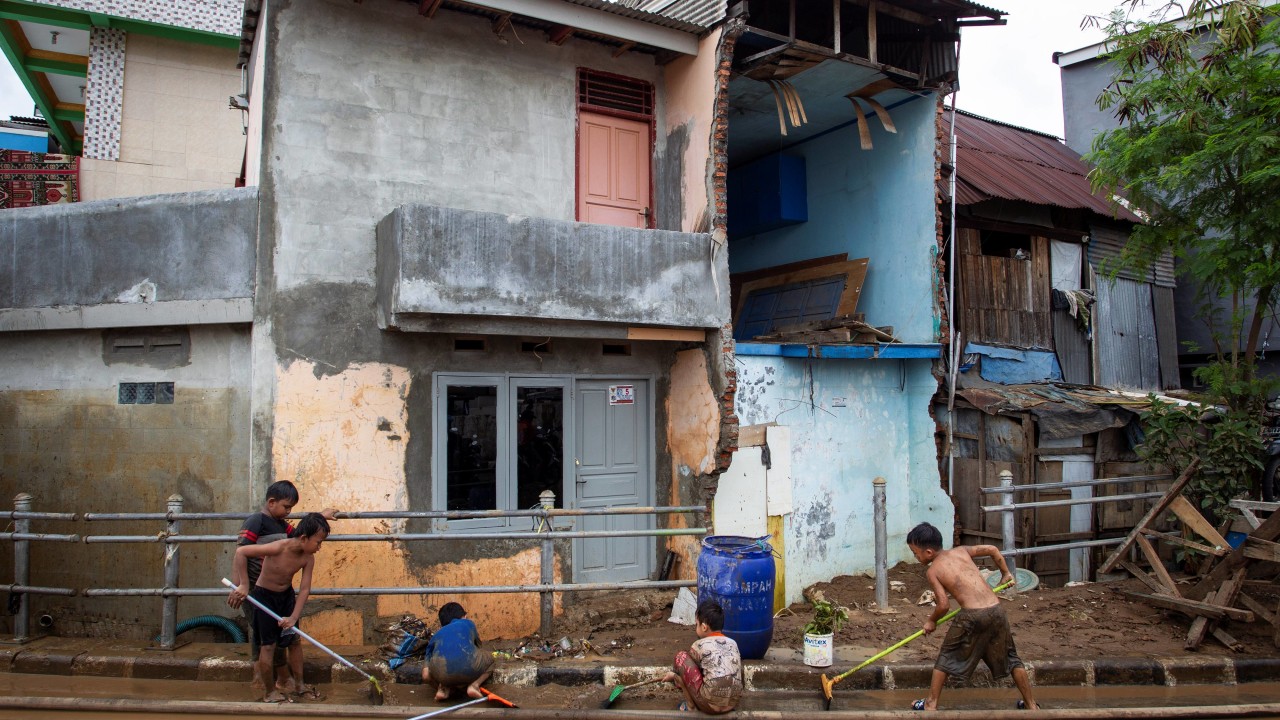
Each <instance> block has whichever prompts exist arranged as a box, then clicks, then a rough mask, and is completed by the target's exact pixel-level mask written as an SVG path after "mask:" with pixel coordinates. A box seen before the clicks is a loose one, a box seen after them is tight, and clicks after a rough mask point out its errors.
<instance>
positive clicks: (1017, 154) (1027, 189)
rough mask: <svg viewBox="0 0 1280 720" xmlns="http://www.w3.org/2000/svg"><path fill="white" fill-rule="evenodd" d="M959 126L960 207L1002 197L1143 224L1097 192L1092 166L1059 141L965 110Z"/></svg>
mask: <svg viewBox="0 0 1280 720" xmlns="http://www.w3.org/2000/svg"><path fill="white" fill-rule="evenodd" d="M949 120H950V114H949V113H948V117H947V120H946V121H949ZM944 122H945V121H944ZM955 122H956V128H955V131H956V172H957V176H956V203H957V204H960V205H972V204H975V203H979V202H982V201H984V200H991V199H994V198H1001V199H1004V200H1019V201H1022V202H1028V203H1032V204H1035V205H1052V206H1055V207H1061V208H1073V209H1074V208H1080V209H1084V210H1090V211H1092V212H1095V213H1098V214H1099V215H1103V216H1106V217H1113V216H1114V217H1117V218H1119V219H1121V220H1128V221H1130V222H1140V220H1139V219H1138V217H1137V216H1136V215H1134V214H1133V213H1131V212H1129V211H1128V210H1125V209H1124V208H1114V209H1113V208H1112V204H1111V201H1110V200H1108V199H1107V197H1106V196H1105V195H1103V194H1101V193H1099V194H1094V192H1093V189H1092V188H1091V187H1090V186H1089V178H1088V173H1089V167H1088V165H1086V164H1085V163H1084V161H1083V160H1081V159H1080V156H1079V155H1077V154H1076V153H1075V151H1073V150H1072V149H1071V148H1069V147H1067V146H1066V145H1065V144H1064V143H1063V142H1062V141H1061V140H1059V139H1058V138H1055V137H1053V136H1052V135H1047V134H1044V133H1039V132H1036V131H1034V130H1028V129H1026V128H1020V127H1015V126H1013V125H1006V124H1004V123H999V122H995V121H993V120H988V119H986V118H983V117H979V116H977V115H973V114H972V113H966V112H964V111H963V110H961V111H959V112H957V113H956V119H955Z"/></svg>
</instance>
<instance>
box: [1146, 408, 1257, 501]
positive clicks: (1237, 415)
mask: <svg viewBox="0 0 1280 720" xmlns="http://www.w3.org/2000/svg"><path fill="white" fill-rule="evenodd" d="M1149 399H1150V401H1151V409H1150V410H1147V411H1145V412H1143V413H1142V422H1143V431H1144V432H1145V433H1146V438H1145V439H1144V440H1143V442H1142V444H1140V445H1138V447H1137V448H1136V449H1137V452H1138V455H1139V456H1140V457H1141V458H1142V459H1144V460H1146V461H1148V462H1150V463H1153V464H1157V465H1163V466H1166V467H1169V468H1172V469H1174V471H1175V472H1176V471H1180V470H1181V469H1182V468H1185V467H1187V466H1188V465H1190V464H1191V460H1192V458H1194V457H1196V456H1199V458H1200V467H1199V469H1198V470H1197V471H1196V472H1195V473H1194V474H1193V475H1192V476H1191V479H1190V481H1189V482H1188V483H1187V489H1186V490H1185V491H1183V494H1184V495H1185V496H1186V497H1187V499H1188V500H1190V501H1191V502H1192V503H1193V504H1195V505H1196V506H1197V507H1199V508H1200V510H1201V512H1202V513H1204V514H1205V515H1206V516H1207V517H1209V518H1210V519H1212V520H1221V519H1222V518H1224V517H1226V515H1227V514H1228V513H1229V512H1230V507H1229V505H1228V503H1230V501H1231V500H1232V499H1234V498H1237V497H1240V496H1241V495H1242V494H1245V493H1247V492H1248V491H1249V484H1250V480H1251V479H1252V478H1255V477H1257V476H1258V473H1259V472H1261V470H1262V469H1263V464H1262V454H1261V452H1260V450H1261V439H1260V437H1259V432H1260V429H1261V428H1260V421H1259V419H1258V418H1259V416H1258V415H1257V414H1256V413H1253V412H1246V411H1241V410H1228V409H1226V408H1222V407H1213V406H1199V407H1196V406H1187V407H1181V406H1179V405H1176V404H1174V403H1168V402H1163V401H1161V400H1160V399H1159V398H1157V397H1155V396H1154V395H1152V396H1150V398H1149Z"/></svg>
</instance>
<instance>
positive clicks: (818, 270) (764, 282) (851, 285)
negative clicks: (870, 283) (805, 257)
mask: <svg viewBox="0 0 1280 720" xmlns="http://www.w3.org/2000/svg"><path fill="white" fill-rule="evenodd" d="M869 262H870V261H869V260H868V259H867V258H859V259H857V260H849V261H846V262H838V263H829V264H827V265H817V266H814V267H811V268H805V269H803V270H795V271H793V272H788V273H784V274H782V275H772V276H770V277H767V278H760V279H759V280H752V281H751V282H746V283H743V284H742V290H741V291H740V292H741V297H740V298H739V299H738V307H737V309H736V310H734V313H733V321H734V323H737V322H738V321H739V320H740V319H741V318H742V310H743V308H744V307H746V304H747V298H748V297H749V296H750V295H751V293H752V292H754V291H756V290H760V289H762V288H771V287H778V286H780V285H790V284H791V283H798V282H804V281H806V280H818V279H820V278H831V277H839V276H841V275H843V276H844V277H845V283H844V292H843V293H841V294H840V304H839V305H837V306H836V312H835V314H836V315H852V314H853V313H854V312H855V311H857V309H858V296H859V295H861V294H862V284H863V283H864V282H866V279H867V264H868V263H869Z"/></svg>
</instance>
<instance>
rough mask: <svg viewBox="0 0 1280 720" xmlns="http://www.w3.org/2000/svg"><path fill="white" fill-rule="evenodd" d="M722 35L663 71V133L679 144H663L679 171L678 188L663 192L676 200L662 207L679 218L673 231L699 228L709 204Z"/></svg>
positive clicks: (713, 35)
mask: <svg viewBox="0 0 1280 720" xmlns="http://www.w3.org/2000/svg"><path fill="white" fill-rule="evenodd" d="M723 32H724V28H723V27H720V28H716V29H715V30H712V31H711V32H709V33H707V36H706V37H704V38H702V40H700V41H699V43H698V54H697V55H696V56H694V57H688V56H685V57H679V58H676V59H675V60H673V61H671V62H670V63H668V64H667V65H666V67H665V68H663V77H664V78H665V80H666V85H667V114H666V125H667V127H668V128H670V129H669V130H668V132H670V133H672V134H676V133H679V137H680V138H681V139H683V141H684V142H683V144H677V143H675V142H672V141H668V148H669V152H670V155H671V158H672V160H673V161H674V162H676V163H677V164H678V167H680V168H681V172H680V173H679V176H680V183H679V186H678V187H674V188H672V187H668V188H666V191H667V192H668V193H675V194H677V196H678V197H679V200H680V202H679V204H678V205H675V207H671V204H670V203H668V206H667V208H666V209H667V211H668V212H670V213H671V214H672V215H673V216H674V217H675V218H678V222H679V224H678V225H677V226H675V227H671V228H670V229H672V230H684V231H685V232H694V231H695V230H697V229H699V228H698V227H697V226H698V223H699V221H700V220H701V219H702V217H703V215H704V214H705V213H706V212H707V211H708V209H709V208H710V205H711V184H712V183H711V178H712V177H713V175H712V172H713V170H712V167H711V165H712V163H713V160H712V159H711V143H712V132H713V128H714V124H715V109H716V96H717V92H718V85H719V83H718V77H717V75H716V71H717V70H716V66H717V58H716V48H717V47H719V45H720V42H721V35H722V33H723ZM673 184H674V183H673Z"/></svg>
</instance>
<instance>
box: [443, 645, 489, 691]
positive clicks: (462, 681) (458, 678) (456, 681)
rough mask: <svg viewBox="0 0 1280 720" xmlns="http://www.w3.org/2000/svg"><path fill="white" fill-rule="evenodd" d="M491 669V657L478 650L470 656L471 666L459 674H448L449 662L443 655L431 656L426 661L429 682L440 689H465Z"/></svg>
mask: <svg viewBox="0 0 1280 720" xmlns="http://www.w3.org/2000/svg"><path fill="white" fill-rule="evenodd" d="M455 665H456V663H455ZM491 667H493V656H492V655H490V654H489V653H486V652H482V651H479V650H477V651H476V653H475V655H473V656H472V658H471V666H470V667H469V668H467V669H466V670H463V671H461V672H449V661H448V659H447V658H445V657H444V656H443V655H432V656H431V657H430V658H428V659H427V670H429V671H430V672H431V682H434V683H436V684H437V685H440V686H442V687H466V686H468V685H470V684H471V683H473V682H475V681H476V678H478V677H480V676H481V675H483V674H485V673H486V672H488V671H489V669H490V668H491Z"/></svg>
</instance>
